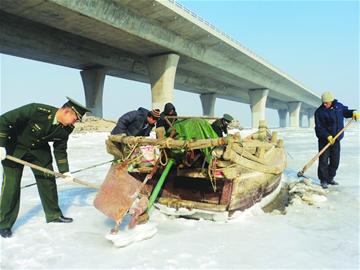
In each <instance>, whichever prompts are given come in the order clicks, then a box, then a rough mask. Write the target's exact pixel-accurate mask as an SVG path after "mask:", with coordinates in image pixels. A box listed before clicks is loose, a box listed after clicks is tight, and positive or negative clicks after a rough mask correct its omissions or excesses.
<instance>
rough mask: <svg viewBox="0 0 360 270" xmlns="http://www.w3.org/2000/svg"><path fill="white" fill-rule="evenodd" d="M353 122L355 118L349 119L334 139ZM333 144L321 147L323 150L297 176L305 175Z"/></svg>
mask: <svg viewBox="0 0 360 270" xmlns="http://www.w3.org/2000/svg"><path fill="white" fill-rule="evenodd" d="M352 122H353V119H351V120H350V121H349V123H347V124H346V126H345V127H343V129H342V130H340V131H339V132H338V133H337V134H336V135H335V137H334V141H335V140H336V139H337V138H338V137H339V136H340V135H341V134H342V133H343V132H344V131H345V129H347V128H348V127H349V126H350V124H351V123H352ZM330 146H331V143H328V144H327V145H325V146H324V148H323V149H321V151H320V152H319V153H318V154H317V155H316V156H314V157H313V158H312V159H311V160H310V161H309V162H308V163H306V164H305V166H304V167H303V168H302V170H301V171H299V172H298V173H297V176H298V177H301V176H304V172H305V171H306V170H307V169H309V168H310V167H311V165H313V163H314V162H315V161H316V160H317V159H318V158H319V157H320V156H321V155H322V154H323V153H324V152H325V151H326V149H328V148H329V147H330Z"/></svg>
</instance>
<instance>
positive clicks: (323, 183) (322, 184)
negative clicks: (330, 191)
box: [321, 181, 328, 189]
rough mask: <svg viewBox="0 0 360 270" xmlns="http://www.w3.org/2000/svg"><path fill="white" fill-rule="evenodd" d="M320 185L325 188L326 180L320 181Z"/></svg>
mask: <svg viewBox="0 0 360 270" xmlns="http://www.w3.org/2000/svg"><path fill="white" fill-rule="evenodd" d="M321 187H322V188H323V189H327V188H328V185H327V182H326V181H321Z"/></svg>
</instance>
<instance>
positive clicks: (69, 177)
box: [63, 172, 74, 184]
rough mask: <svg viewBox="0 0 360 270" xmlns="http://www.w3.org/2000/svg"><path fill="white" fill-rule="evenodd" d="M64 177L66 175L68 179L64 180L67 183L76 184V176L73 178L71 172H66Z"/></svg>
mask: <svg viewBox="0 0 360 270" xmlns="http://www.w3.org/2000/svg"><path fill="white" fill-rule="evenodd" d="M63 175H65V176H66V177H65V178H63V180H64V181H65V182H66V183H70V184H71V183H73V182H74V176H72V174H71V172H66V173H63Z"/></svg>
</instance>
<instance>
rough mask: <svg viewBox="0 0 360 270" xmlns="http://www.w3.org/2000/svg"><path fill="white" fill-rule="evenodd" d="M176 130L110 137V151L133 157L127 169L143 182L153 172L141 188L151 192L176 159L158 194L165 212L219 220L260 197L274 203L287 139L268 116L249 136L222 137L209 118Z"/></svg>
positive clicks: (158, 204) (181, 123)
mask: <svg viewBox="0 0 360 270" xmlns="http://www.w3.org/2000/svg"><path fill="white" fill-rule="evenodd" d="M172 130H176V133H177V135H176V136H175V137H169V136H168V135H169V133H168V134H165V132H164V131H163V130H162V131H161V132H157V138H151V137H134V136H125V135H110V136H109V137H108V139H107V141H106V145H107V151H108V152H109V153H110V154H112V155H113V156H114V157H115V159H117V160H120V161H122V162H128V173H129V174H131V175H132V176H133V177H134V178H135V179H137V180H138V181H139V182H142V181H144V179H146V178H147V177H146V176H147V175H149V174H151V179H149V180H148V179H146V181H145V182H146V184H145V185H144V188H142V191H141V192H142V193H143V194H145V195H147V196H148V195H150V194H151V192H153V190H154V188H155V186H156V185H159V183H158V181H159V178H161V177H160V176H161V175H163V174H164V171H165V169H166V168H168V167H169V166H168V165H169V163H170V162H171V164H174V165H173V166H172V167H171V168H170V169H169V170H168V174H167V176H166V179H165V180H164V182H163V184H162V186H161V189H160V193H159V195H158V196H157V201H156V207H158V208H159V209H160V210H161V211H162V212H164V213H166V214H169V215H175V216H188V217H192V218H207V219H213V220H218V219H223V218H224V217H225V218H227V217H229V216H231V215H232V214H233V213H234V212H235V211H237V210H241V211H244V210H245V209H248V208H250V207H251V206H253V205H254V204H256V203H258V202H263V204H264V205H265V204H267V203H270V202H271V200H272V198H274V197H275V195H276V193H277V192H279V191H280V188H281V184H280V183H281V176H282V173H283V171H284V169H285V167H286V154H285V150H284V143H283V140H281V139H278V138H277V132H275V131H274V132H272V133H271V132H270V131H269V130H268V128H267V126H266V123H265V122H264V121H261V122H260V125H259V129H258V130H257V131H256V132H254V133H252V134H249V135H247V136H244V137H242V136H241V135H240V133H236V134H233V135H228V136H226V137H221V138H218V137H217V135H216V133H214V132H213V130H211V126H210V124H209V122H208V121H206V120H204V119H185V120H181V121H176V123H175V124H174V125H173V128H172ZM164 134H165V135H164ZM166 173H167V172H166ZM148 178H149V177H148ZM160 180H161V179H160ZM162 180H163V179H162Z"/></svg>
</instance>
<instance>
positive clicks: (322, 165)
mask: <svg viewBox="0 0 360 270" xmlns="http://www.w3.org/2000/svg"><path fill="white" fill-rule="evenodd" d="M327 143H328V142H327V141H319V151H320V150H321V149H323V148H324V147H325V145H327ZM339 162H340V142H339V141H336V142H335V143H334V144H333V145H331V146H330V147H329V148H328V149H326V151H325V152H324V153H323V154H322V155H321V156H320V157H319V166H318V177H319V179H320V181H321V182H328V181H331V180H333V179H334V177H335V175H336V170H337V168H338V167H339Z"/></svg>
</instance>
